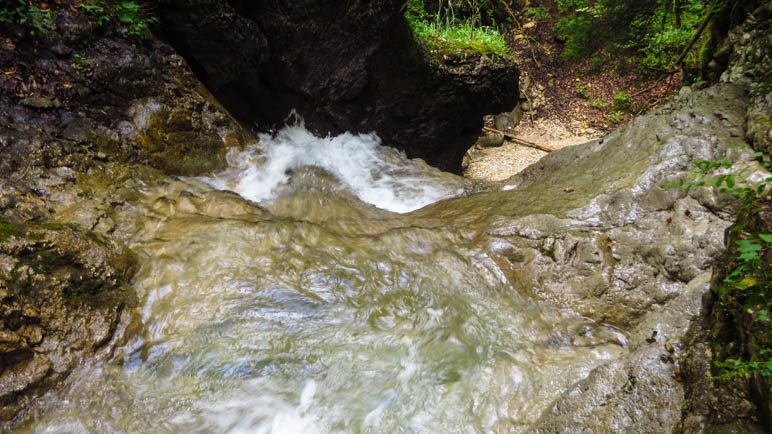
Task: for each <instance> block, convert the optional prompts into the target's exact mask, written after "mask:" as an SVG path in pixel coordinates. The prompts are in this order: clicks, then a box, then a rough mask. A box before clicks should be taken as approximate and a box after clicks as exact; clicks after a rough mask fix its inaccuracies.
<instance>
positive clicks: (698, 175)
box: [678, 152, 772, 380]
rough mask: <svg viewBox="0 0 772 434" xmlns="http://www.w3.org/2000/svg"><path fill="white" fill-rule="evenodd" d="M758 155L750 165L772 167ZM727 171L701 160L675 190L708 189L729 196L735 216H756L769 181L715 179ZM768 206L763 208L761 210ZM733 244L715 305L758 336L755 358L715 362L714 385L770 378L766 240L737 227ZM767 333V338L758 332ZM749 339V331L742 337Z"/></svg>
mask: <svg viewBox="0 0 772 434" xmlns="http://www.w3.org/2000/svg"><path fill="white" fill-rule="evenodd" d="M763 157H764V156H763V154H762V153H760V152H757V153H755V154H753V159H754V160H757V161H758V163H759V164H760V165H761V166H762V167H764V168H766V169H769V168H770V167H772V163H769V162H765V161H764V160H763ZM732 166H733V164H732V163H730V162H729V161H728V159H727V158H726V157H724V158H722V159H721V160H719V161H709V160H702V161H699V162H697V164H696V169H695V170H694V171H693V172H692V173H691V174H690V176H689V178H688V179H686V180H683V179H682V180H681V181H680V182H679V184H678V185H679V186H680V187H681V188H683V189H684V190H685V191H686V192H687V193H688V192H689V191H690V190H691V189H692V188H694V187H701V186H709V187H714V188H717V189H718V190H719V191H720V192H722V193H726V194H729V195H732V196H734V197H735V198H737V199H739V200H740V201H741V207H740V215H753V214H755V213H758V210H759V209H762V208H763V207H764V206H765V205H764V204H765V203H766V204H769V201H770V196H772V177H767V178H765V179H762V180H760V181H758V182H755V183H748V182H747V181H745V179H747V176H746V175H747V174H746V173H743V172H744V171H740V172H738V173H736V174H732V173H725V174H718V173H717V172H719V171H721V170H724V171H725V170H727V169H730V168H731V167H732ZM767 206H768V205H767ZM732 237H733V239H734V244H733V246H731V248H730V251H731V252H732V256H731V257H730V259H729V268H728V271H727V273H726V276H725V277H724V279H723V281H722V282H721V286H720V287H719V292H718V295H719V298H718V302H719V303H720V304H721V305H722V306H729V307H731V309H730V310H733V311H736V312H737V313H736V314H738V315H743V316H745V317H746V318H749V321H750V325H749V326H748V327H750V328H751V329H752V330H761V332H759V333H758V335H757V336H755V339H758V340H759V341H760V344H759V345H761V348H758V349H757V351H756V352H755V354H754V353H753V352H751V354H750V360H745V359H742V358H739V357H728V358H726V359H725V360H723V361H722V360H717V361H715V363H714V364H715V366H716V367H717V368H718V369H719V370H720V371H721V374H720V375H718V376H717V377H715V378H716V379H717V380H726V379H730V378H733V377H737V376H745V375H750V374H759V375H761V376H763V377H772V357H770V356H772V349H771V348H769V345H770V342H769V341H770V335H769V330H770V328H769V321H770V311H772V297H770V295H772V294H770V292H772V291H771V290H772V261H771V260H770V259H771V258H772V234H769V233H765V232H762V231H759V230H758V229H749V228H746V227H745V226H743V224H741V223H737V224H735V226H734V227H733V228H732ZM764 330H767V332H763V331H764ZM746 332H747V333H751V334H754V333H755V332H754V331H746Z"/></svg>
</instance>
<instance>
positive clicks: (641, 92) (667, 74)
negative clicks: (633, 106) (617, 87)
mask: <svg viewBox="0 0 772 434" xmlns="http://www.w3.org/2000/svg"><path fill="white" fill-rule="evenodd" d="M676 72H678V71H668V72H666V73H665V75H663V76H662V77H660V78H658V79H656V80H655V81H654V84H652V85H651V86H649V87H647V88H646V89H643V90H639V91H638V92H635V93H634V94H632V95H630V98H635V97H636V96H638V95H643V94H644V93H646V92H648V91H650V90H653V89H654V88H655V87H657V86H659V82H660V81H662V80H664V79H665V78H668V77H670V76H671V75H673V74H675V73H676Z"/></svg>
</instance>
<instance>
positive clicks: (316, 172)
mask: <svg viewBox="0 0 772 434" xmlns="http://www.w3.org/2000/svg"><path fill="white" fill-rule="evenodd" d="M229 159H230V163H231V167H230V168H229V169H228V170H226V171H224V172H223V173H219V174H215V175H212V176H211V177H208V178H203V179H187V180H180V181H173V182H172V181H164V182H158V183H155V184H153V185H147V186H145V188H144V189H143V190H142V195H141V198H139V199H137V203H138V205H137V208H138V209H140V211H137V212H135V214H134V216H133V217H132V216H127V217H126V222H123V223H122V226H121V229H120V230H119V231H118V232H122V233H124V234H125V236H126V239H127V241H128V242H130V244H131V246H132V248H133V249H134V250H135V251H136V252H137V253H138V255H139V257H140V258H141V268H140V270H139V272H138V274H137V275H136V277H135V279H134V283H133V284H134V288H135V289H136V291H137V292H138V294H139V295H140V299H141V305H140V308H139V314H138V316H139V318H138V320H137V325H136V327H134V329H135V330H136V331H135V332H134V333H132V335H131V336H132V337H131V339H130V341H129V343H128V344H127V345H126V346H125V347H124V348H122V349H121V351H120V352H119V355H118V356H117V357H116V360H115V361H114V362H113V363H109V364H101V363H97V364H94V365H93V366H87V367H85V368H83V369H81V370H80V371H79V372H76V373H75V374H74V375H72V376H71V377H70V380H69V382H68V384H67V387H66V388H65V390H64V391H63V392H62V393H61V395H56V396H50V397H48V398H47V400H46V403H45V405H43V407H44V408H46V411H45V412H42V413H41V414H42V416H38V417H37V418H36V419H35V420H33V421H31V422H29V423H28V424H26V425H25V426H23V427H21V428H20V430H21V431H23V432H24V431H26V432H50V433H66V432H92V433H105V432H179V433H188V432H230V433H316V432H319V433H325V432H356V433H358V432H373V433H395V432H420V433H424V432H427V433H452V432H464V433H466V432H471V433H474V432H520V431H525V430H527V427H528V424H529V423H532V422H534V421H535V420H536V419H538V417H539V415H540V414H541V412H542V411H543V410H544V409H545V408H546V407H547V406H548V405H549V404H550V402H551V401H552V400H553V399H554V398H556V397H557V396H558V395H559V394H561V393H563V392H564V391H566V390H567V389H568V388H569V387H570V386H571V385H573V384H574V383H575V382H576V381H578V380H580V379H582V378H584V377H585V376H586V375H587V374H588V373H589V371H590V370H592V369H593V368H594V367H596V366H598V365H599V364H602V363H605V362H607V361H608V360H611V359H613V358H615V357H618V356H619V354H620V352H622V351H625V350H624V349H622V348H621V347H620V346H618V345H613V344H597V345H592V342H590V343H589V344H588V342H587V341H586V340H583V341H581V342H579V340H577V339H576V336H577V335H581V334H584V335H589V334H592V333H589V334H588V333H587V332H586V331H587V330H588V329H601V328H602V327H600V326H597V325H595V324H592V323H590V322H589V321H587V320H584V319H582V318H577V317H575V316H572V315H570V314H568V313H564V312H560V311H557V310H555V309H552V308H550V307H548V306H545V305H543V304H540V303H538V302H536V301H534V300H531V299H529V298H528V297H527V296H524V295H522V294H524V293H525V291H519V290H518V288H515V287H513V286H512V284H510V283H509V282H508V281H507V279H506V278H505V277H504V274H503V273H502V272H501V270H499V268H498V267H497V265H496V263H495V262H494V261H493V260H492V259H491V258H490V257H489V256H488V254H487V253H486V250H485V248H484V244H485V243H480V242H479V234H476V235H475V234H471V235H470V234H469V233H461V232H458V233H457V232H456V231H454V230H451V229H449V228H442V227H440V228H437V227H434V228H430V227H428V226H426V225H423V224H422V221H421V220H420V219H418V218H416V217H414V216H413V215H412V214H404V215H401V214H396V213H393V212H390V211H398V212H405V211H410V210H414V209H416V208H419V207H421V206H423V205H426V204H428V203H431V202H434V201H437V200H440V199H442V198H446V197H450V196H453V195H457V194H460V193H461V192H462V191H463V188H464V185H465V182H464V181H463V180H462V179H460V178H457V177H454V176H452V175H448V174H443V173H441V172H438V171H436V170H434V169H431V168H429V167H428V166H426V165H425V164H423V163H422V162H420V161H410V160H408V159H406V158H405V157H404V156H402V155H401V154H399V153H397V152H395V151H393V150H390V149H387V148H382V147H380V146H379V142H378V139H377V137H375V136H372V135H365V136H355V135H351V134H344V135H342V136H339V137H334V138H325V139H320V138H316V137H313V136H312V135H310V134H309V133H308V132H307V131H306V130H304V129H303V128H302V127H301V126H295V127H290V128H288V129H286V130H283V131H281V132H279V133H278V134H277V135H276V136H275V137H268V136H266V137H262V140H261V144H260V145H259V146H256V147H254V148H251V149H247V150H244V151H241V152H234V153H232V154H231V155H229ZM217 189H228V190H232V191H234V192H237V193H239V194H240V195H241V196H243V197H244V198H247V199H250V200H252V201H253V202H256V203H258V204H259V205H260V206H259V207H258V206H255V205H254V204H253V203H250V202H246V201H243V200H242V199H240V198H238V197H236V196H235V195H233V194H230V193H222V192H217V191H216V190H217ZM129 214H130V213H129ZM580 344H581V345H580Z"/></svg>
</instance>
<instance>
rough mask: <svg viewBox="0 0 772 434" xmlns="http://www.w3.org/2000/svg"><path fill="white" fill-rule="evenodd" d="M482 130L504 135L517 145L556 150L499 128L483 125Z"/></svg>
mask: <svg viewBox="0 0 772 434" xmlns="http://www.w3.org/2000/svg"><path fill="white" fill-rule="evenodd" d="M483 130H484V131H488V132H490V133H496V134H501V135H502V136H504V137H506V138H507V139H509V140H510V141H512V142H515V143H517V144H518V145H524V146H530V147H532V148H536V149H541V150H542V151H544V152H552V151H555V150H556V149H555V148H553V147H552V146H547V145H541V144H539V143H534V142H530V141H528V140H525V139H522V138H520V137H517V136H516V135H514V134H510V133H506V132H504V131H501V130H497V129H496V128H491V127H483Z"/></svg>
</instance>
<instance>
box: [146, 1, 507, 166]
mask: <svg viewBox="0 0 772 434" xmlns="http://www.w3.org/2000/svg"><path fill="white" fill-rule="evenodd" d="M403 3H404V2H403V1H400V0H378V1H361V0H360V1H353V2H326V1H302V2H284V1H275V0H274V1H257V2H246V1H238V0H233V1H226V0H165V1H162V2H160V4H159V6H158V13H159V15H160V18H161V27H162V29H163V33H164V35H165V36H166V37H167V39H168V40H169V41H170V43H171V44H172V45H173V46H174V47H175V48H176V49H177V50H178V51H179V52H180V53H181V54H182V55H183V56H185V58H186V59H187V60H188V61H189V62H190V63H191V65H193V68H194V70H195V71H197V72H198V75H199V77H200V78H201V79H202V81H203V82H204V83H205V84H206V85H207V87H209V89H210V90H211V91H212V92H213V93H214V95H215V96H217V98H218V99H219V100H220V101H221V102H222V103H223V104H224V105H225V106H226V107H228V108H229V109H230V110H231V112H232V113H233V114H234V115H235V116H236V117H237V118H239V119H240V120H242V121H243V122H245V123H246V124H247V125H250V126H252V125H256V126H257V127H258V129H261V130H267V129H270V128H274V127H276V126H281V125H283V124H284V122H285V119H286V117H287V115H288V114H289V113H290V111H291V110H296V111H297V112H298V113H299V114H300V115H301V116H302V117H303V118H304V119H305V121H306V123H307V125H308V126H309V128H310V129H312V130H313V131H315V132H317V133H318V134H321V135H326V134H327V133H332V134H339V133H341V132H344V131H351V132H364V133H368V132H371V131H376V132H377V133H378V135H379V136H380V137H381V139H383V143H384V144H385V145H387V146H392V147H396V148H398V149H402V150H404V151H405V152H406V153H407V155H408V156H409V157H411V158H422V159H424V160H426V161H427V162H428V163H430V164H432V165H434V166H436V167H439V168H441V169H444V170H448V171H452V172H459V171H460V164H461V159H462V157H463V154H464V152H466V150H467V149H469V147H470V146H471V145H472V144H473V143H474V141H475V139H476V138H477V136H478V135H479V132H480V128H481V127H482V116H483V115H485V114H490V113H499V112H502V111H507V110H511V109H512V107H514V106H515V105H516V103H517V100H518V96H519V95H518V70H517V68H516V66H515V65H514V64H513V63H511V61H509V60H505V59H502V58H488V57H483V58H475V59H468V60H459V61H455V62H440V61H437V59H433V58H431V57H429V55H427V54H426V53H425V52H424V50H423V49H421V47H420V46H419V44H418V43H417V41H416V40H415V39H414V38H413V36H412V35H411V32H410V29H409V27H408V25H407V23H406V22H405V19H404V17H403V10H402V7H403ZM440 60H441V59H440Z"/></svg>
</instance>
